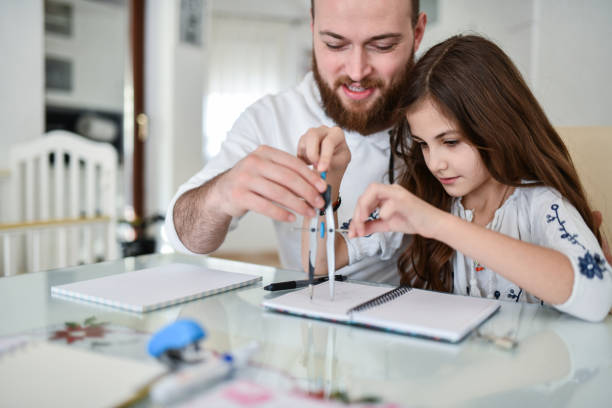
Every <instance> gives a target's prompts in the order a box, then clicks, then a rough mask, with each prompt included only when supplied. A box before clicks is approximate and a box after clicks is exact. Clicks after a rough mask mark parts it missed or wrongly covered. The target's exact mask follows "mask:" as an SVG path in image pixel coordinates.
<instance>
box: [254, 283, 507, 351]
mask: <svg viewBox="0 0 612 408" xmlns="http://www.w3.org/2000/svg"><path fill="white" fill-rule="evenodd" d="M309 293H310V292H309V290H308V288H305V289H302V290H298V291H294V292H291V293H288V294H285V295H282V296H279V297H276V298H274V299H269V300H266V301H264V302H263V306H264V307H266V308H267V309H270V310H274V311H278V312H284V313H290V314H295V315H300V316H307V317H313V318H319V319H325V320H331V321H338V322H343V323H348V324H356V325H361V326H366V327H372V328H376V329H382V330H389V331H393V332H397V333H401V334H408V335H413V336H419V337H427V338H433V339H436V340H441V341H448V342H452V343H454V342H458V341H460V340H462V339H463V338H464V337H465V336H466V335H467V334H468V333H470V331H472V330H473V329H475V328H476V327H478V326H479V325H480V324H481V323H483V322H484V321H485V320H486V319H487V318H489V317H490V316H491V315H492V314H493V313H495V312H496V311H497V310H498V309H499V302H498V301H496V300H491V299H483V298H475V297H467V296H459V295H452V294H448V293H439V292H432V291H428V290H420V289H413V288H409V287H405V286H400V287H398V288H395V289H392V290H389V288H388V287H380V286H371V285H364V284H360V283H354V282H335V296H334V300H330V298H329V288H328V282H325V283H322V284H319V285H316V286H315V287H314V295H313V298H312V300H311V299H310V296H309Z"/></svg>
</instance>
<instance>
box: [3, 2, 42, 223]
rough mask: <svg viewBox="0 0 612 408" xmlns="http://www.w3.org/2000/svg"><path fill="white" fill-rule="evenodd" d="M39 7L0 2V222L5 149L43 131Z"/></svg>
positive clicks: (5, 215) (4, 181)
mask: <svg viewBox="0 0 612 408" xmlns="http://www.w3.org/2000/svg"><path fill="white" fill-rule="evenodd" d="M42 21H43V3H42V1H39V0H4V1H2V2H0V58H1V59H2V62H0V146H1V147H0V220H6V219H7V218H6V217H7V214H6V211H7V200H6V197H9V195H8V187H7V185H8V175H7V174H6V171H7V170H8V167H9V163H8V160H9V156H8V149H9V147H10V146H11V145H13V144H14V143H17V142H22V141H26V140H30V139H34V138H37V137H40V136H41V135H42V132H43V129H44V114H43V109H44V104H43V86H44V85H43V72H44V68H43V61H42V55H43V25H42Z"/></svg>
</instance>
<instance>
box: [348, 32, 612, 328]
mask: <svg viewBox="0 0 612 408" xmlns="http://www.w3.org/2000/svg"><path fill="white" fill-rule="evenodd" d="M410 75H411V81H412V82H411V85H410V87H409V89H408V90H407V92H406V95H405V99H404V104H403V106H404V107H405V111H404V112H406V114H405V118H404V119H403V120H402V121H401V122H400V124H399V125H398V127H397V129H396V131H395V133H394V135H393V136H392V146H393V149H394V151H396V152H397V153H398V154H400V155H401V157H402V158H403V160H404V162H405V167H404V171H403V173H402V174H401V176H400V179H399V185H381V184H374V185H371V186H369V187H368V189H367V190H366V192H365V193H364V194H363V196H362V197H361V198H360V199H359V202H358V204H357V208H356V209H355V213H354V215H353V219H352V222H351V225H350V231H349V237H360V236H364V235H368V234H371V233H374V232H381V231H398V232H403V233H406V234H414V237H413V239H412V241H411V243H410V246H409V248H408V249H407V250H406V251H405V252H404V253H403V255H402V256H401V258H400V261H399V264H398V265H399V270H400V273H401V275H402V277H401V280H402V283H403V284H408V285H412V286H415V287H419V288H426V289H432V290H437V291H445V292H454V293H458V294H462V295H470V296H486V297H490V298H498V299H503V300H514V301H526V302H547V303H550V304H552V305H554V307H556V308H557V309H559V310H561V311H563V312H567V313H569V314H572V315H574V316H577V317H580V318H583V319H586V320H591V321H599V320H602V319H603V318H604V317H605V316H606V314H607V313H608V311H609V310H610V307H611V305H612V275H611V273H612V272H611V267H610V265H609V264H608V263H607V262H606V261H605V259H604V257H603V256H602V249H601V247H600V244H601V237H600V234H599V231H598V230H597V229H596V228H595V226H594V220H593V216H592V214H591V210H590V208H589V205H588V203H587V200H586V198H585V194H584V191H583V188H582V185H581V184H580V181H579V179H578V176H577V174H576V170H575V168H574V166H573V164H572V161H571V159H570V157H569V154H568V151H567V149H566V147H565V146H564V144H563V142H562V141H561V138H560V137H559V135H558V134H557V133H556V132H555V130H554V129H553V127H552V126H551V124H550V122H549V121H548V119H547V118H546V115H545V114H544V112H543V110H542V108H541V107H540V105H539V104H538V102H537V101H536V100H535V98H534V96H533V95H532V93H531V92H530V90H529V88H528V87H527V85H526V84H525V82H524V81H523V79H522V77H521V75H520V73H519V71H518V70H517V69H516V67H515V66H514V65H513V63H512V62H511V61H510V59H509V58H508V57H507V56H506V55H505V54H504V52H503V51H502V50H501V49H500V48H499V47H497V46H496V45H495V44H493V43H491V42H490V41H488V40H486V39H484V38H482V37H478V36H456V37H452V38H450V39H448V40H446V41H444V42H442V43H440V44H438V45H436V46H435V47H433V48H431V49H430V50H429V51H428V52H427V53H426V54H425V55H424V56H423V57H422V58H421V59H420V60H419V61H418V63H417V64H416V66H415V67H414V69H413V70H412V71H411V73H410ZM376 209H378V218H377V219H376V220H374V221H368V218H369V216H370V214H371V213H372V212H373V211H374V210H376Z"/></svg>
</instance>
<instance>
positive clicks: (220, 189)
mask: <svg viewBox="0 0 612 408" xmlns="http://www.w3.org/2000/svg"><path fill="white" fill-rule="evenodd" d="M311 18H312V21H311V27H312V41H313V56H312V58H313V63H312V72H309V73H308V74H307V75H306V76H305V78H304V79H303V81H302V82H301V83H300V84H299V85H298V86H296V87H295V88H293V89H291V90H289V91H286V92H283V93H280V94H278V95H274V96H267V97H264V98H263V99H261V100H259V101H257V102H256V103H255V104H253V105H252V106H250V107H249V108H248V109H247V110H246V111H245V112H244V113H243V114H242V115H241V116H240V117H239V118H238V120H237V121H236V122H235V124H234V126H233V127H232V129H231V130H230V132H229V133H228V135H227V138H226V140H225V142H224V143H223V145H222V147H221V151H220V153H219V154H218V155H217V156H216V157H215V158H213V159H212V160H210V161H209V162H208V163H207V164H206V166H205V167H204V168H203V169H202V170H201V171H200V172H198V173H197V174H196V175H195V176H193V177H192V178H191V179H190V180H189V181H187V183H185V184H183V185H182V186H181V187H180V188H179V190H178V192H177V193H176V195H175V196H174V198H173V199H172V201H171V203H170V206H169V208H168V213H167V217H166V232H167V236H168V238H169V240H170V242H171V243H172V244H173V245H174V247H175V248H177V249H178V250H180V251H183V252H188V253H199V254H206V253H210V252H212V251H214V250H216V249H217V248H218V247H219V246H220V245H221V244H222V243H223V240H224V239H225V236H226V234H227V232H228V230H229V228H230V224H234V223H235V222H237V220H238V219H239V217H241V216H243V215H244V214H245V213H246V212H247V211H255V212H258V213H260V214H263V215H265V216H267V217H269V218H271V219H272V220H274V225H275V229H276V232H277V234H278V238H279V240H278V241H279V245H280V248H279V254H280V259H281V263H282V265H283V267H285V268H289V269H302V267H301V255H300V246H301V242H300V241H301V236H300V231H299V230H300V228H296V227H300V226H301V224H302V223H301V222H299V220H297V218H296V215H300V216H304V217H306V219H308V218H309V217H314V216H316V210H318V209H319V208H321V207H322V206H323V200H322V198H321V192H323V191H325V188H326V184H327V183H329V184H331V185H332V201H333V202H334V203H335V204H336V205H335V206H334V208H335V209H337V211H335V214H334V215H335V216H337V218H336V219H337V222H338V226H339V227H342V226H346V225H348V223H349V222H350V216H351V215H352V212H353V209H354V206H355V203H356V202H357V198H358V197H359V196H360V195H361V194H362V193H363V191H364V190H365V188H366V187H367V186H368V185H369V184H370V183H372V182H388V181H389V180H388V178H389V177H388V169H389V160H390V155H391V154H390V146H389V134H388V131H389V129H390V127H391V126H392V125H393V123H392V120H393V116H394V110H395V107H396V106H397V103H398V99H399V96H400V94H401V92H402V89H403V88H404V86H405V83H406V82H407V81H408V75H407V73H408V71H409V69H410V67H411V65H412V63H413V60H414V53H415V52H416V50H417V49H418V47H419V45H420V43H421V39H422V38H423V34H424V32H425V26H426V23H427V17H426V16H425V14H424V13H419V5H418V0H324V1H321V0H319V1H316V0H313V2H312V6H311ZM311 165H313V166H314V168H312V169H311V168H310V167H309V166H311ZM321 171H327V172H328V175H327V179H326V181H323V180H322V179H321V177H320V175H319V172H321ZM340 198H341V201H340ZM340 202H341V203H342V205H340V206H339V207H338V205H339V203H340ZM374 235H376V236H370V237H363V238H357V239H351V240H347V239H346V237H344V236H343V234H339V237H337V239H336V245H338V246H340V247H341V248H342V249H343V250H341V251H337V253H342V254H345V255H344V256H345V257H346V259H345V260H342V259H337V263H342V264H347V263H348V266H346V267H345V268H343V269H342V273H344V274H347V275H350V276H351V277H352V278H356V279H363V280H371V281H377V282H388V283H397V282H398V281H399V275H398V274H397V269H396V257H395V254H394V253H393V251H392V250H391V249H390V248H393V247H397V245H392V243H391V242H390V240H393V239H401V237H399V238H398V235H388V236H385V235H383V234H374ZM340 236H341V237H342V238H340ZM318 258H319V257H318ZM319 260H320V259H317V265H319V264H321V265H324V262H319ZM317 272H318V273H324V272H325V271H323V270H317Z"/></svg>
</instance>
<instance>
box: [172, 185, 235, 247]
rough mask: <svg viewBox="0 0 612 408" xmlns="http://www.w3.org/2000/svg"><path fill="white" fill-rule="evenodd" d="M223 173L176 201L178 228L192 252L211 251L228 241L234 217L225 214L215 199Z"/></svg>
mask: <svg viewBox="0 0 612 408" xmlns="http://www.w3.org/2000/svg"><path fill="white" fill-rule="evenodd" d="M222 175H223V174H220V175H218V176H216V177H215V178H213V179H211V180H209V181H208V182H206V183H205V184H203V185H202V186H200V187H198V188H194V189H193V190H189V191H187V192H186V193H185V194H183V195H181V196H180V197H179V198H178V200H177V201H176V203H175V204H174V210H173V218H174V228H175V229H176V233H177V235H178V237H179V239H180V240H181V242H182V243H183V245H185V247H186V248H187V249H189V250H190V251H192V252H195V253H199V254H208V253H210V252H212V251H214V250H216V249H217V248H219V246H221V244H222V243H223V241H224V240H225V236H226V234H227V231H228V229H229V225H230V222H231V220H232V217H231V216H228V215H227V214H225V213H223V212H222V211H221V210H220V208H219V205H217V204H215V202H214V200H212V199H211V194H212V193H213V189H214V188H215V184H216V183H217V181H218V179H219V177H222Z"/></svg>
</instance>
